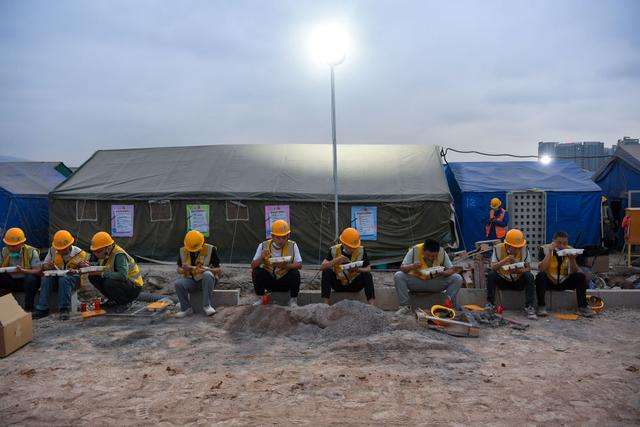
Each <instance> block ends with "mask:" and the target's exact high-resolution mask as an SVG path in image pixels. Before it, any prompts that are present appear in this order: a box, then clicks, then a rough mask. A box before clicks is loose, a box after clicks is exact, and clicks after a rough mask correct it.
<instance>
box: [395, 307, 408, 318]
mask: <svg viewBox="0 0 640 427" xmlns="http://www.w3.org/2000/svg"><path fill="white" fill-rule="evenodd" d="M407 314H411V308H409V306H408V305H402V306H400V308H399V309H398V310H397V311H396V316H406V315H407Z"/></svg>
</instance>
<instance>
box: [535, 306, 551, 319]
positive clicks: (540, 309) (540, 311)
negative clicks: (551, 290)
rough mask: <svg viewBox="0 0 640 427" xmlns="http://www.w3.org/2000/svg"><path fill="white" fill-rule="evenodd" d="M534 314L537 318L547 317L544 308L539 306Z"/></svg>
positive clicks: (547, 313)
mask: <svg viewBox="0 0 640 427" xmlns="http://www.w3.org/2000/svg"><path fill="white" fill-rule="evenodd" d="M536 314H537V315H538V317H547V316H548V315H549V312H548V311H547V309H546V308H545V307H544V306H542V307H540V306H539V307H538V309H537V310H536Z"/></svg>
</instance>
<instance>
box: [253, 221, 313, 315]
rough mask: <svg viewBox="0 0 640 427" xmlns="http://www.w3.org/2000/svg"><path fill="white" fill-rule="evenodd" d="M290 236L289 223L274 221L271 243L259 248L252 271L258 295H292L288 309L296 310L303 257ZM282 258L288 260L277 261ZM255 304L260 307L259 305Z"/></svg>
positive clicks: (268, 241)
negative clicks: (266, 292)
mask: <svg viewBox="0 0 640 427" xmlns="http://www.w3.org/2000/svg"><path fill="white" fill-rule="evenodd" d="M290 234H291V229H290V228H289V224H287V222H286V221H284V220H282V219H278V220H276V221H274V222H273V224H272V225H271V239H269V240H267V241H264V242H262V243H260V244H259V245H258V249H257V250H256V254H255V255H254V257H253V261H251V268H252V270H253V272H252V273H253V274H252V278H253V287H254V289H255V291H256V295H258V296H262V295H264V293H265V291H269V292H274V291H275V292H289V295H290V298H291V299H290V301H289V305H290V306H292V307H297V305H298V293H299V292H300V271H299V270H300V269H301V268H302V257H301V256H300V250H299V249H298V245H297V244H296V242H294V241H293V240H289V236H290ZM283 257H288V258H285V259H277V260H274V258H283ZM255 304H256V305H257V304H260V301H257V302H256V303H255Z"/></svg>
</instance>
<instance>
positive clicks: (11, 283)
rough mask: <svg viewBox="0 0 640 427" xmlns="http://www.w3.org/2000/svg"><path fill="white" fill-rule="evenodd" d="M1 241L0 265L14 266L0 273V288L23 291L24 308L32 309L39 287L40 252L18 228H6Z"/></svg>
mask: <svg viewBox="0 0 640 427" xmlns="http://www.w3.org/2000/svg"><path fill="white" fill-rule="evenodd" d="M2 241H3V242H4V244H5V245H6V246H5V247H3V248H2V252H0V266H2V267H5V268H6V267H14V268H15V271H12V272H9V273H0V288H1V289H6V290H8V291H9V292H24V309H25V310H26V311H33V308H34V307H33V305H34V300H35V298H36V292H38V288H40V254H39V253H38V250H37V249H36V248H34V247H31V246H29V245H27V244H26V243H25V242H26V241H27V238H26V237H25V235H24V231H22V230H21V229H20V228H10V229H8V230H7V232H6V233H5V234H4V238H3V239H2Z"/></svg>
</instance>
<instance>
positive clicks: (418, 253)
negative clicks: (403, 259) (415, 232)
mask: <svg viewBox="0 0 640 427" xmlns="http://www.w3.org/2000/svg"><path fill="white" fill-rule="evenodd" d="M411 251H413V255H412V259H413V263H416V262H419V263H420V267H418V268H417V269H416V270H412V271H410V272H409V274H410V275H412V276H415V277H417V278H419V279H420V280H429V277H426V276H425V275H424V274H422V273H420V270H424V269H425V268H432V267H442V265H443V264H444V255H445V252H444V248H440V250H439V251H438V255H437V256H436V259H435V260H433V262H431V261H429V260H426V259H425V258H424V243H419V244H417V245H415V246H414V247H413V248H411Z"/></svg>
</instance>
